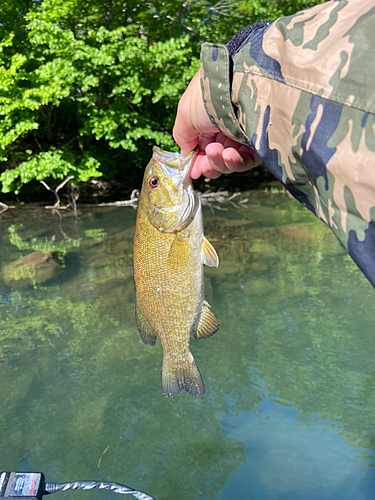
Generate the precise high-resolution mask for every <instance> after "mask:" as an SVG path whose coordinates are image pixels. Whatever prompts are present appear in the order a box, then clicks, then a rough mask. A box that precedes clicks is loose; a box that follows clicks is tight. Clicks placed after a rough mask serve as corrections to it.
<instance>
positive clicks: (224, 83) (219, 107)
mask: <svg viewBox="0 0 375 500" xmlns="http://www.w3.org/2000/svg"><path fill="white" fill-rule="evenodd" d="M230 65H231V59H230V56H229V53H228V50H227V48H226V47H225V46H224V45H216V44H213V43H204V44H203V45H202V48H201V67H202V73H201V88H202V96H203V102H204V106H205V109H206V111H207V114H208V116H209V117H210V119H211V121H212V123H213V124H214V125H215V127H217V128H218V129H219V130H220V131H221V132H223V133H224V134H225V135H226V136H227V137H230V138H231V139H234V140H235V141H237V142H241V143H242V144H245V145H246V146H250V141H249V139H248V137H247V136H246V134H245V133H244V131H243V130H242V128H241V126H240V125H239V123H238V120H237V115H236V110H235V108H234V107H233V104H232V100H231V71H230Z"/></svg>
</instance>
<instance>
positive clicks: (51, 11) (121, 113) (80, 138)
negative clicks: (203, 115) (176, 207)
mask: <svg viewBox="0 0 375 500" xmlns="http://www.w3.org/2000/svg"><path fill="white" fill-rule="evenodd" d="M312 3H313V1H312V0H301V1H300V2H299V3H298V5H297V4H294V3H293V4H291V3H290V2H288V1H285V0H282V1H281V0H278V1H276V2H274V1H270V0H261V1H258V0H251V1H242V2H234V1H232V0H220V1H219V2H217V3H216V4H211V3H209V2H208V1H206V0H204V1H203V2H198V1H189V0H185V1H181V0H180V1H178V2H175V1H172V0H160V1H151V2H147V3H141V2H138V1H137V0H129V1H127V2H123V1H121V0H98V1H96V2H86V1H85V0H44V1H42V0H41V1H38V2H29V1H28V0H16V2H15V3H14V2H12V3H11V2H10V1H9V0H6V2H5V3H3V4H2V7H1V10H2V14H3V20H4V21H3V22H2V25H1V26H0V117H1V120H0V160H1V162H2V164H1V168H0V171H1V170H2V174H1V175H0V181H1V182H2V191H3V192H4V193H6V192H10V191H14V192H16V193H18V192H19V190H20V189H21V187H22V186H23V185H24V184H27V183H28V182H30V181H31V180H38V181H42V180H45V179H51V180H53V179H56V181H57V180H59V179H60V180H61V179H65V178H67V177H68V176H72V182H79V181H83V182H85V181H87V180H88V179H89V178H90V177H95V176H100V175H104V176H105V178H111V177H114V176H116V175H117V176H118V177H119V178H121V179H123V178H124V176H126V175H127V174H126V170H128V172H130V169H131V168H133V167H134V166H144V165H145V163H146V162H147V161H148V159H149V156H150V149H151V146H152V145H153V144H158V145H159V146H161V147H163V148H166V149H175V148H176V145H175V144H174V141H173V139H172V136H171V129H172V125H173V121H174V116H175V112H176V107H177V103H178V99H179V97H180V96H181V94H182V92H183V91H184V89H185V88H186V85H187V83H188V82H189V80H190V79H191V77H192V76H193V74H194V73H195V71H196V70H197V68H198V67H199V51H200V44H201V43H202V42H204V41H216V42H226V41H227V40H228V39H229V38H230V37H231V36H232V35H233V34H234V33H235V32H236V31H238V29H240V28H241V27H242V26H243V25H244V24H247V23H250V22H254V21H256V20H258V19H261V18H270V17H276V16H278V15H281V14H282V13H291V12H292V11H293V9H294V8H295V7H296V8H299V7H303V6H304V5H306V6H310V5H311V4H312ZM131 187H132V186H131Z"/></svg>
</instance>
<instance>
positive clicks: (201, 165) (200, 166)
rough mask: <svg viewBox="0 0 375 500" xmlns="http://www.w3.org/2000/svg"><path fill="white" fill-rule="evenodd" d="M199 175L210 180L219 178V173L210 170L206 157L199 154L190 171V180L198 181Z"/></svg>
mask: <svg viewBox="0 0 375 500" xmlns="http://www.w3.org/2000/svg"><path fill="white" fill-rule="evenodd" d="M201 174H203V175H204V176H205V177H208V178H210V179H217V178H218V177H220V172H217V171H216V170H214V169H213V168H212V166H211V165H210V163H209V161H208V158H207V156H206V155H205V154H202V153H199V154H198V156H197V157H196V159H195V162H194V164H193V167H192V169H191V172H190V176H191V178H192V179H198V177H200V175H201Z"/></svg>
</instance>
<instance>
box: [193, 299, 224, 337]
mask: <svg viewBox="0 0 375 500" xmlns="http://www.w3.org/2000/svg"><path fill="white" fill-rule="evenodd" d="M218 329H219V322H218V320H217V319H216V316H215V315H214V313H213V312H212V311H211V306H210V304H209V303H208V302H206V301H204V303H203V310H202V314H201V317H200V319H199V323H198V327H197V329H196V331H195V332H194V337H195V338H196V339H197V340H200V339H208V338H209V337H212V335H215V333H216V332H217V331H218Z"/></svg>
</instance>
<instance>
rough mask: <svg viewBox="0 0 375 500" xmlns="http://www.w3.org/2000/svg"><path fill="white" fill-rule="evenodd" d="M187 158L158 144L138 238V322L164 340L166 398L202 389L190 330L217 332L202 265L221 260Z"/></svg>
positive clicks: (146, 336) (202, 334) (148, 339)
mask: <svg viewBox="0 0 375 500" xmlns="http://www.w3.org/2000/svg"><path fill="white" fill-rule="evenodd" d="M196 154H197V151H196V150H194V151H191V152H190V153H189V154H188V156H187V157H186V158H181V155H180V154H178V153H169V152H167V151H162V150H161V149H159V148H157V147H154V148H153V155H152V158H151V160H150V162H149V164H148V165H147V167H146V170H145V174H144V178H143V184H142V190H141V195H140V198H139V204H138V211H137V221H136V225H135V235H134V252H133V254H134V281H135V290H136V305H135V310H136V311H135V313H136V322H137V328H138V332H139V335H140V337H141V339H142V341H143V342H144V343H145V344H147V345H152V346H153V345H155V342H156V336H158V337H159V339H160V343H161V345H162V348H163V364H162V374H161V386H162V392H163V395H164V396H166V397H173V396H176V395H177V394H179V393H180V392H182V391H186V392H187V393H188V394H191V395H195V396H202V395H203V394H204V392H205V390H204V384H203V380H202V377H201V375H200V373H199V370H198V368H197V366H196V364H195V362H194V358H193V356H192V354H191V352H190V349H189V339H190V335H191V334H192V333H194V336H195V338H196V339H204V338H208V337H211V335H214V334H215V333H216V332H217V330H218V329H219V323H218V321H217V319H216V317H215V315H214V314H213V312H212V311H211V309H210V306H209V304H208V303H207V302H206V301H205V300H204V296H203V286H204V282H203V264H206V265H208V266H214V267H217V266H218V265H219V258H218V256H217V253H216V251H215V249H214V248H213V246H212V245H211V244H210V243H209V242H208V241H207V240H206V238H205V237H204V236H203V219H202V208H201V203H200V199H199V196H198V195H197V193H196V192H195V191H194V190H193V186H192V183H191V179H190V175H189V174H190V168H191V165H192V163H193V161H194V158H195V156H196Z"/></svg>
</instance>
